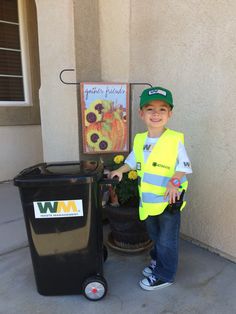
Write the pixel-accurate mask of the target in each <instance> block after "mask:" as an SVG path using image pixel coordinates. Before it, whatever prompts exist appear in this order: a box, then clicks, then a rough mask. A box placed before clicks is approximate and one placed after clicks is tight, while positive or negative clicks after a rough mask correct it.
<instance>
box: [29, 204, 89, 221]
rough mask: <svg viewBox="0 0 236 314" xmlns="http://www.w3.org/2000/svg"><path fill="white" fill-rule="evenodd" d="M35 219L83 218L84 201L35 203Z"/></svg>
mask: <svg viewBox="0 0 236 314" xmlns="http://www.w3.org/2000/svg"><path fill="white" fill-rule="evenodd" d="M33 205H34V213H35V218H60V217H62V218H63V217H76V216H83V203H82V200H65V201H64V200H63V201H38V202H33Z"/></svg>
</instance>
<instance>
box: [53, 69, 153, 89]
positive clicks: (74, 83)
mask: <svg viewBox="0 0 236 314" xmlns="http://www.w3.org/2000/svg"><path fill="white" fill-rule="evenodd" d="M74 71H75V69H64V70H62V71H61V72H60V74H59V78H60V80H61V82H62V83H63V84H66V85H80V83H82V82H66V81H64V80H63V79H62V75H63V73H64V72H74ZM129 84H130V85H148V86H150V87H152V85H151V84H150V83H137V82H135V83H129Z"/></svg>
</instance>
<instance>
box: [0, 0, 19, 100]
mask: <svg viewBox="0 0 236 314" xmlns="http://www.w3.org/2000/svg"><path fill="white" fill-rule="evenodd" d="M21 53H22V51H21V46H20V28H19V19H18V6H17V0H1V1H0V101H24V100H25V97H24V84H23V72H22V60H21Z"/></svg>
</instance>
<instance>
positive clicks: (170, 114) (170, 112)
mask: <svg viewBox="0 0 236 314" xmlns="http://www.w3.org/2000/svg"><path fill="white" fill-rule="evenodd" d="M172 114H173V110H170V111H169V118H170V117H171V116H172Z"/></svg>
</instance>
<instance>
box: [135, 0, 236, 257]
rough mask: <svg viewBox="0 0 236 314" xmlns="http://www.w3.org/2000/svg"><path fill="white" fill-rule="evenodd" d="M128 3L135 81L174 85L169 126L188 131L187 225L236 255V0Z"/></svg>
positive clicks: (199, 237) (209, 242)
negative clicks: (130, 10) (235, 188)
mask: <svg viewBox="0 0 236 314" xmlns="http://www.w3.org/2000/svg"><path fill="white" fill-rule="evenodd" d="M131 3H132V14H131V19H132V20H131V25H132V26H131V36H130V38H131V57H130V60H131V64H130V66H131V68H130V80H134V79H136V80H138V79H139V80H146V81H149V82H152V83H153V84H154V85H160V86H165V87H167V88H170V89H171V90H172V91H173V94H174V102H175V108H174V115H173V118H172V122H171V124H170V126H171V127H173V128H175V129H177V130H181V131H184V132H185V134H186V147H187V150H188V153H189V156H190V158H191V161H192V166H193V171H194V173H193V175H191V176H189V179H190V188H189V193H188V200H189V202H188V206H187V209H186V210H185V211H184V213H183V219H182V232H183V233H184V234H186V235H187V236H189V237H191V238H194V239H197V240H198V241H200V242H202V243H205V244H207V245H209V246H211V247H213V248H216V249H218V250H220V251H222V252H224V253H226V254H228V255H229V256H233V257H236V233H235V226H236V206H235V200H236V196H235V191H234V183H233V181H234V178H235V176H236V162H235V159H234V156H235V154H236V141H235V137H236V129H235V119H236V110H235V99H236V88H235V86H236V78H235V69H236V37H235V35H234V34H235V32H236V19H235V12H236V3H235V1H225V2H224V1H184V0H182V1H154V0H153V1H152V0H149V1H145V2H144V1H143V2H141V1H135V0H132V1H131ZM144 56H145V57H144Z"/></svg>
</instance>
